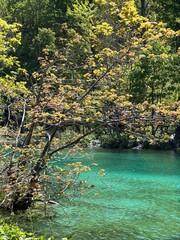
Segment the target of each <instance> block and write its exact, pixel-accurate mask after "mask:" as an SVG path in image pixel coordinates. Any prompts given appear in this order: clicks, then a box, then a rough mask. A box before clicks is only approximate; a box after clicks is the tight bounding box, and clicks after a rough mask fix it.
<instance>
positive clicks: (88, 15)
mask: <svg viewBox="0 0 180 240" xmlns="http://www.w3.org/2000/svg"><path fill="white" fill-rule="evenodd" d="M0 5H1V11H0V142H1V152H0V158H1V162H0V171H1V176H0V206H1V208H3V209H7V210H8V211H11V212H12V211H16V210H26V209H27V208H29V207H31V206H32V204H33V203H34V199H39V200H42V201H43V200H44V199H45V198H46V196H47V194H48V196H53V194H54V192H53V191H52V190H46V191H45V190H44V185H45V183H46V182H52V181H55V179H57V183H56V184H55V185H56V190H57V189H58V192H59V194H58V197H57V198H61V197H62V196H64V194H65V191H66V190H67V189H68V188H78V187H79V183H78V184H77V182H76V181H75V175H76V174H79V173H80V172H82V171H87V170H88V167H86V166H82V165H81V164H79V163H77V164H72V165H71V164H69V165H68V166H66V167H65V168H63V169H62V168H57V167H54V168H51V169H49V168H48V167H47V166H48V163H49V161H50V160H51V159H52V158H54V159H56V158H57V159H58V156H60V155H61V151H62V150H63V149H66V148H68V149H70V151H76V148H78V147H86V146H88V144H89V142H90V141H91V140H92V139H98V140H100V142H101V145H102V147H107V148H133V147H137V146H141V147H143V148H155V149H172V148H178V147H179V146H180V84H179V83H180V78H179V76H180V65H179V63H180V61H179V57H180V48H179V47H180V30H179V25H180V11H179V10H180V3H178V1H173V0H141V1H140V0H124V1H123V0H114V1H110V0H91V1H90V0H89V1H88V0H69V1H67V0H14V1H12V0H11V1H10V0H0ZM57 161H58V160H57ZM102 174H103V172H102ZM59 176H61V177H59ZM82 184H83V183H82ZM75 185H76V186H75ZM47 192H48V193H47ZM50 200H51V199H50V198H49V201H50Z"/></svg>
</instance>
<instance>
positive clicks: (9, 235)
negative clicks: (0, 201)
mask: <svg viewBox="0 0 180 240" xmlns="http://www.w3.org/2000/svg"><path fill="white" fill-rule="evenodd" d="M0 239H1V240H45V238H44V237H43V236H41V237H35V236H34V234H33V233H27V232H24V231H23V230H22V229H20V228H18V227H17V226H15V225H13V224H7V223H5V222H4V221H3V220H2V219H1V220H0ZM50 239H51V240H53V238H49V240H50Z"/></svg>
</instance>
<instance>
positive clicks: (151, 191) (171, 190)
mask: <svg viewBox="0 0 180 240" xmlns="http://www.w3.org/2000/svg"><path fill="white" fill-rule="evenodd" d="M75 161H81V162H83V163H84V164H85V165H87V166H89V167H91V169H92V170H91V171H90V172H87V173H83V174H82V176H81V179H87V185H90V184H92V185H94V186H95V187H94V188H91V189H87V190H86V191H85V194H84V195H81V196H79V197H76V198H73V199H72V200H71V201H66V202H64V203H63V205H62V206H60V207H56V209H55V216H53V217H52V219H51V221H47V219H45V218H43V216H42V215H41V216H40V213H39V212H38V218H36V216H35V217H33V214H31V213H30V214H29V220H28V221H29V223H28V221H27V217H25V216H23V215H20V216H19V220H17V216H16V217H15V219H14V221H17V222H18V225H19V226H21V227H22V228H24V229H25V230H28V231H35V232H37V233H38V234H39V235H46V236H47V238H48V236H50V235H51V233H52V234H53V235H54V236H55V240H61V239H62V238H68V239H71V240H77V239H78V240H180V153H176V152H174V151H147V150H129V151H127V150H126V151H116V150H100V149H99V150H96V149H95V150H84V151H83V153H79V154H78V155H77V156H76V158H71V159H69V160H68V162H75ZM94 163H97V164H98V166H92V165H94ZM102 168H103V169H105V172H106V176H104V177H102V176H101V175H98V174H97V172H98V171H99V170H100V169H102ZM14 221H13V222H14Z"/></svg>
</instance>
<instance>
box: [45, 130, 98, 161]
mask: <svg viewBox="0 0 180 240" xmlns="http://www.w3.org/2000/svg"><path fill="white" fill-rule="evenodd" d="M98 128H99V127H96V128H93V129H92V130H90V131H88V132H87V133H85V134H83V135H82V136H80V137H79V138H77V139H75V140H74V141H72V142H69V143H66V144H65V145H64V146H62V147H59V148H57V149H56V150H54V151H52V152H51V153H50V154H49V157H50V158H51V157H52V155H53V154H55V153H56V152H58V151H60V150H63V149H65V148H68V147H71V146H73V145H75V144H77V143H78V142H79V141H80V140H81V139H83V138H84V137H86V136H88V135H89V134H91V133H93V132H94V131H95V130H97V129H98Z"/></svg>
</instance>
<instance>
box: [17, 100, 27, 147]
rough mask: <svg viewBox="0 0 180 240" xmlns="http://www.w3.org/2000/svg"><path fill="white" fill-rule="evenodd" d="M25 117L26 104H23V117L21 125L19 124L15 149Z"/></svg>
mask: <svg viewBox="0 0 180 240" xmlns="http://www.w3.org/2000/svg"><path fill="white" fill-rule="evenodd" d="M25 115H26V102H25V103H24V106H23V115H22V119H21V124H20V127H19V131H18V134H17V136H16V147H17V146H18V142H19V136H20V134H21V130H22V127H23V124H24V119H25Z"/></svg>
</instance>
